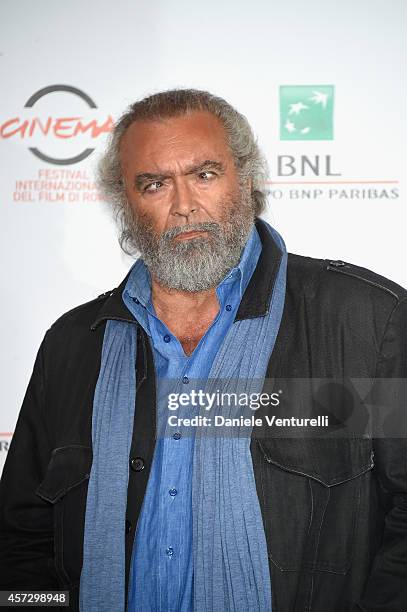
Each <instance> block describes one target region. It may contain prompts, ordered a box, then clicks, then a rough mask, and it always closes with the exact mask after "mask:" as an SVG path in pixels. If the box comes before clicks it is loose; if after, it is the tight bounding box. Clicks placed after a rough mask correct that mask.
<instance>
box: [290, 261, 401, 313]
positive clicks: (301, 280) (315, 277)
mask: <svg viewBox="0 0 407 612" xmlns="http://www.w3.org/2000/svg"><path fill="white" fill-rule="evenodd" d="M287 279H288V282H289V283H290V282H291V284H294V285H297V286H298V288H299V287H300V286H301V287H302V288H303V289H304V290H305V291H307V290H308V291H312V292H313V293H315V292H317V291H322V292H333V293H335V295H338V296H340V295H343V296H344V297H347V296H353V297H360V298H363V297H364V296H365V297H367V298H369V299H372V298H375V297H376V298H377V299H382V300H384V301H388V302H399V301H401V300H404V299H406V298H407V290H406V289H405V288H404V287H402V286H401V285H399V284H398V283H396V282H394V281H392V280H390V279H389V278H387V277H385V276H381V275H380V274H377V273H376V272H374V271H373V270H370V269H369V268H364V267H362V266H358V265H356V264H353V263H350V262H347V261H342V260H337V259H336V260H335V259H317V258H314V257H305V256H303V255H298V254H295V253H289V254H288V265H287Z"/></svg>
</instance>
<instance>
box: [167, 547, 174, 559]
mask: <svg viewBox="0 0 407 612" xmlns="http://www.w3.org/2000/svg"><path fill="white" fill-rule="evenodd" d="M165 552H166V553H167V555H168V557H172V555H173V554H174V549H173V548H172V546H169V547H168V548H167V550H166V551H165Z"/></svg>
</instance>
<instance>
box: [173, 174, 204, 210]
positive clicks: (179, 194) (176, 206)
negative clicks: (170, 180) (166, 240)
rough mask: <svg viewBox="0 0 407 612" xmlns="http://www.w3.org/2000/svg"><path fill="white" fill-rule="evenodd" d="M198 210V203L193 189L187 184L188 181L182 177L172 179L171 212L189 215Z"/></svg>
mask: <svg viewBox="0 0 407 612" xmlns="http://www.w3.org/2000/svg"><path fill="white" fill-rule="evenodd" d="M198 210H199V204H198V202H197V201H196V198H195V196H194V193H193V190H192V189H191V188H190V187H189V185H188V181H187V180H185V179H184V180H183V177H182V178H180V179H178V180H176V181H174V191H173V200H172V206H171V214H173V215H179V216H182V217H189V215H191V214H192V213H195V212H197V211H198Z"/></svg>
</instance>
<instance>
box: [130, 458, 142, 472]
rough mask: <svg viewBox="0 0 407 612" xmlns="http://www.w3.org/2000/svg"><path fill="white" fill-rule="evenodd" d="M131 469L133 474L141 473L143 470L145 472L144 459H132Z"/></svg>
mask: <svg viewBox="0 0 407 612" xmlns="http://www.w3.org/2000/svg"><path fill="white" fill-rule="evenodd" d="M130 467H131V469H132V470H133V472H141V470H144V459H142V458H141V457H132V458H131V459H130Z"/></svg>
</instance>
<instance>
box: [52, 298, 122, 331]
mask: <svg viewBox="0 0 407 612" xmlns="http://www.w3.org/2000/svg"><path fill="white" fill-rule="evenodd" d="M117 291H118V287H115V288H113V289H109V291H105V292H104V293H101V294H100V295H98V296H97V297H96V298H94V299H93V300H89V301H88V302H83V303H82V304H78V305H77V306H75V307H74V308H71V309H70V310H67V311H66V312H64V313H63V314H62V315H61V316H59V317H58V318H57V319H56V320H55V321H54V322H53V323H52V325H51V327H50V329H49V330H48V331H49V332H51V333H59V332H63V331H65V330H66V329H67V328H70V329H73V328H76V329H77V330H79V329H80V328H83V329H86V330H88V331H89V330H90V328H91V326H92V324H93V323H94V321H95V320H96V319H97V317H98V314H99V313H100V311H101V309H102V308H103V306H104V305H105V304H106V302H107V300H108V299H109V298H111V297H112V296H113V295H115V294H116V292H117Z"/></svg>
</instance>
